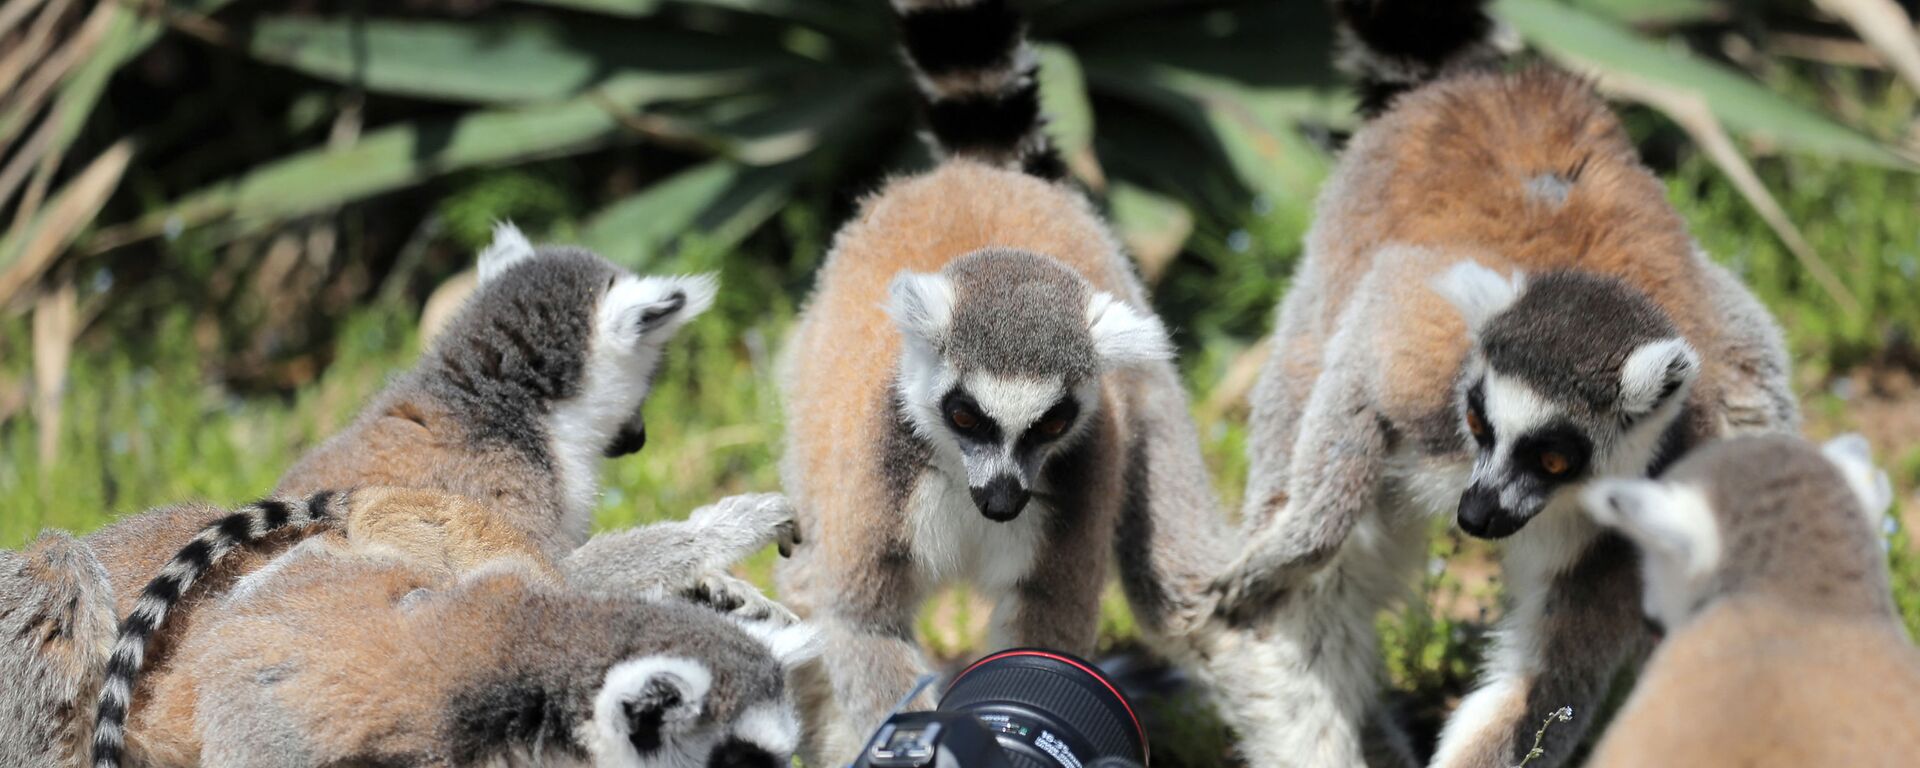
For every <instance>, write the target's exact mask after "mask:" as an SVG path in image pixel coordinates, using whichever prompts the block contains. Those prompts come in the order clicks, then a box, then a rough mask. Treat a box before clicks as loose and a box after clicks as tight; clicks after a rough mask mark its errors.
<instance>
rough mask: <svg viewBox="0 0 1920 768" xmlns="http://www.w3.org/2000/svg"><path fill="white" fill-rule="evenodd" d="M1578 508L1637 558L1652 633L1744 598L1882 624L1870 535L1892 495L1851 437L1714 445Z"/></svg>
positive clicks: (1874, 535)
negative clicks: (1876, 618)
mask: <svg viewBox="0 0 1920 768" xmlns="http://www.w3.org/2000/svg"><path fill="white" fill-rule="evenodd" d="M1581 502H1582V504H1583V505H1584V506H1585V507H1586V510H1587V514H1588V515H1590V516H1592V517H1593V519H1594V520H1595V521H1597V522H1599V523H1600V524H1602V525H1605V526H1608V527H1610V528H1614V529H1616V530H1619V531H1620V532H1621V533H1623V534H1625V535H1626V536H1627V537H1628V538H1630V539H1632V540H1633V541H1634V543H1635V544H1637V545H1638V546H1639V548H1640V551H1641V570H1642V575H1643V578H1644V582H1645V583H1644V585H1643V592H1642V607H1643V610H1644V611H1645V613H1646V616H1647V618H1648V620H1649V621H1650V622H1651V623H1653V624H1655V625H1656V626H1658V627H1661V628H1664V629H1669V630H1678V629H1680V628H1681V627H1682V626H1684V625H1685V624H1686V623H1687V622H1688V621H1689V620H1691V619H1692V618H1694V617H1695V616H1698V615H1699V614H1700V612H1701V611H1702V610H1704V609H1705V608H1707V607H1708V606H1710V605H1711V604H1712V603H1713V602H1714V601H1715V600H1717V599H1720V598H1724V597H1729V596H1734V595H1755V594H1764V595H1767V596H1769V597H1774V598H1781V599H1785V600H1787V601H1789V602H1790V603H1792V604H1794V605H1795V606H1796V607H1798V608H1800V609H1802V610H1807V611H1814V612H1838V613H1859V612H1865V613H1870V614H1874V615H1880V616H1885V617H1888V619H1889V620H1892V618H1891V617H1892V616H1893V613H1894V608H1893V604H1892V601H1891V600H1892V598H1891V597H1890V596H1889V595H1890V593H1889V591H1888V590H1889V586H1888V580H1887V568H1886V554H1885V551H1884V549H1883V541H1882V540H1881V537H1880V525H1881V520H1882V518H1883V517H1884V515H1885V513H1886V510H1887V508H1888V507H1889V506H1890V505H1892V503H1893V487H1892V485H1891V484H1889V483H1888V481H1887V475H1886V473H1885V472H1882V471H1880V470H1879V469H1878V468H1876V467H1875V466H1874V465H1873V457H1872V456H1871V454H1870V451H1869V450H1868V447H1867V441H1866V440H1864V439H1862V438H1861V437H1859V436H1858V435H1847V436H1845V437H1840V438H1837V439H1834V440H1832V441H1829V442H1828V443H1827V444H1826V445H1824V446H1820V447H1815V446H1814V445H1813V444H1812V443H1809V442H1807V441H1805V440H1801V439H1799V438H1797V437H1788V436H1768V437H1743V438H1736V439H1733V440H1727V441H1722V442H1718V443H1713V444H1710V445H1707V446H1704V447H1702V448H1699V449H1697V450H1695V451H1694V452H1692V453H1691V454H1688V456H1687V457H1686V458H1685V459H1683V460H1681V461H1680V462H1679V463H1677V464H1675V465H1674V466H1673V468H1672V469H1671V470H1669V471H1668V472H1667V473H1666V474H1664V475H1662V476H1661V478H1660V479H1659V480H1641V479H1627V478H1615V479H1610V480H1604V481H1601V482H1597V483H1594V484H1593V485H1592V487H1591V488H1589V489H1588V490H1587V491H1586V492H1585V493H1583V494H1582V495H1581Z"/></svg>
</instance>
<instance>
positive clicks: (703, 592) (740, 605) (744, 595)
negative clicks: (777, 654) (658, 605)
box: [680, 573, 800, 627]
mask: <svg viewBox="0 0 1920 768" xmlns="http://www.w3.org/2000/svg"><path fill="white" fill-rule="evenodd" d="M680 597H682V598H685V599H687V600H689V601H692V602H695V603H699V604H701V605H704V606H707V607H709V608H712V609H714V610H716V611H719V612H721V613H725V614H728V615H731V616H733V617H734V618H739V619H745V620H747V621H755V622H768V623H772V624H774V625H776V626H782V627H784V626H788V625H791V624H795V623H798V622H799V621H800V617H799V616H796V615H794V613H793V611H790V610H788V609H787V607H786V606H784V605H781V604H780V603H779V601H776V600H774V599H773V598H770V597H767V596H766V595H765V594H764V593H762V592H761V591H760V588H759V587H755V586H754V585H753V584H752V582H749V581H746V580H744V579H739V578H735V577H733V576H730V575H727V574H724V573H712V574H707V575H706V576H702V577H700V578H699V579H697V580H695V581H694V583H693V584H692V585H691V586H689V587H687V588H686V589H683V590H681V591H680Z"/></svg>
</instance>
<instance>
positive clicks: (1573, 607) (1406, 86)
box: [1215, 0, 1798, 768]
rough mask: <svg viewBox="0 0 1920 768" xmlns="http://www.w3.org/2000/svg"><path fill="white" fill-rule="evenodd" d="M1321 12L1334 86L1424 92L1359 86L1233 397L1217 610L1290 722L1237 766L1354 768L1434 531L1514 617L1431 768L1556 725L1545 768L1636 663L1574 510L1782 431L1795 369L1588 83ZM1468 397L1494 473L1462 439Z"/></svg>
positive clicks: (1625, 550) (1440, 37)
mask: <svg viewBox="0 0 1920 768" xmlns="http://www.w3.org/2000/svg"><path fill="white" fill-rule="evenodd" d="M1335 6H1336V11H1337V12H1338V13H1337V15H1338V16H1339V18H1340V19H1341V21H1342V23H1343V25H1345V26H1346V27H1347V28H1348V31H1347V33H1346V35H1345V37H1346V39H1347V40H1349V41H1350V42H1352V43H1353V44H1355V45H1357V46H1360V47H1362V48H1365V49H1367V50H1364V51H1362V52H1361V53H1362V54H1364V55H1356V56H1354V57H1353V58H1352V60H1353V61H1356V62H1359V63H1360V64H1361V65H1362V66H1363V67H1370V66H1371V65H1369V64H1368V62H1400V63H1407V62H1412V63H1413V64H1417V65H1418V66H1417V67H1400V68H1399V69H1396V70H1394V71H1386V70H1384V69H1381V68H1378V67H1373V68H1372V69H1370V70H1369V71H1368V72H1367V73H1365V75H1363V83H1364V84H1365V86H1366V87H1368V88H1374V87H1375V86H1379V88H1378V90H1377V92H1370V93H1369V94H1368V96H1369V98H1372V97H1375V96H1377V97H1378V98H1377V100H1375V101H1371V102H1370V104H1371V105H1372V106H1375V107H1378V108H1379V109H1380V112H1379V115H1378V117H1376V118H1374V119H1372V120H1371V121H1370V122H1368V123H1367V124H1366V125H1364V126H1363V127H1362V128H1361V129H1360V130H1359V131H1358V132H1357V133H1355V135H1354V136H1353V138H1352V140H1351V141H1350V142H1349V143H1348V145H1347V146H1346V148H1345V150H1344V154H1343V156H1342V158H1341V160H1340V163H1339V166H1338V168H1337V169H1336V171H1335V173H1334V174H1333V176H1332V177H1331V178H1330V179H1329V180H1328V182H1327V183H1326V185H1325V186H1324V187H1323V188H1322V190H1321V193H1320V201H1319V206H1318V210H1317V214H1316V218H1315V221H1314V225H1313V229H1312V231H1311V232H1310V233H1309V235H1308V237H1307V243H1306V253H1305V257H1304V258H1303V260H1302V261H1301V263H1300V265H1299V267H1298V268H1297V270H1296V272H1295V274H1294V276H1293V278H1292V281H1291V284H1290V288H1289V292H1288V294H1287V296H1286V297H1285V299H1284V300H1283V301H1282V303H1281V306H1280V308H1279V312H1278V316H1277V320H1276V328H1275V338H1274V341H1273V344H1272V349H1273V353H1272V355H1271V357H1270V358H1269V361H1268V362H1267V364H1266V367H1265V369H1264V370H1263V371H1262V374H1261V377H1260V380H1259V381H1258V383H1257V384H1256V386H1255V389H1254V392H1253V395H1252V406H1253V413H1252V418H1251V422H1250V425H1249V426H1250V435H1249V438H1248V458H1249V462H1250V467H1249V476H1248V487H1247V492H1246V494H1245V506H1244V507H1243V510H1242V519H1243V525H1244V530H1245V535H1244V537H1243V538H1244V539H1245V540H1246V542H1247V544H1246V546H1245V547H1244V549H1243V551H1242V554H1241V556H1240V557H1239V558H1238V559H1237V560H1236V561H1235V562H1233V563H1231V564H1230V565H1229V567H1228V568H1226V569H1225V571H1224V573H1223V574H1222V575H1221V577H1220V578H1219V579H1217V580H1216V582H1215V594H1217V595H1218V596H1219V597H1220V599H1221V607H1222V610H1223V613H1224V614H1225V615H1226V616H1229V617H1231V618H1232V619H1233V620H1235V621H1238V622H1240V623H1242V624H1244V625H1248V626H1257V627H1260V628H1261V629H1262V630H1263V631H1265V632H1266V633H1267V635H1268V637H1269V638H1270V639H1269V641H1268V650H1267V651H1266V654H1265V655H1266V656H1267V657H1269V658H1271V659H1272V662H1273V663H1274V664H1276V665H1278V666H1279V667H1281V668H1282V669H1284V670H1286V672H1287V674H1285V675H1282V676H1281V677H1280V679H1282V680H1283V681H1284V682H1283V683H1282V684H1281V685H1280V686H1278V689H1277V690H1273V691H1268V692H1266V693H1264V694H1263V695H1264V696H1266V697H1267V698H1269V699H1271V700H1275V701H1280V702H1284V703H1285V704H1284V706H1285V707H1286V711H1285V715H1284V716H1283V717H1281V718H1278V719H1277V720H1276V721H1275V722H1272V723H1271V724H1270V727H1267V728H1265V729H1264V731H1263V734H1262V736H1261V737H1260V738H1259V739H1258V740H1257V741H1258V742H1259V743H1258V744H1254V745H1251V746H1250V748H1249V749H1250V751H1249V753H1248V754H1249V759H1250V760H1251V761H1252V762H1255V763H1259V764H1263V765H1264V764H1273V765H1286V764H1291V763H1294V761H1299V763H1300V764H1308V765H1353V764H1357V763H1359V762H1361V761H1362V760H1363V759H1365V756H1364V755H1363V754H1362V752H1363V750H1364V749H1365V746H1366V739H1365V738H1363V727H1364V726H1365V725H1366V724H1368V723H1370V722H1374V721H1376V720H1377V713H1378V711H1379V704H1378V701H1379V696H1378V687H1379V682H1378V681H1379V678H1378V664H1379V662H1378V661H1377V655H1376V654H1375V653H1374V647H1375V646H1374V642H1375V639H1374V630H1373V618H1374V617H1375V616H1376V614H1377V612H1378V611H1379V610H1380V609H1381V608H1382V607H1384V606H1385V605H1386V604H1387V603H1388V602H1389V601H1391V600H1393V599H1395V598H1396V597H1398V596H1400V595H1401V594H1403V591H1402V590H1404V588H1405V585H1406V584H1407V583H1408V582H1409V581H1410V580H1411V578H1412V569H1413V568H1414V567H1417V565H1416V564H1418V563H1421V562H1424V558H1421V557H1419V556H1417V553H1419V552H1423V551H1424V547H1423V546H1422V545H1421V543H1422V542H1423V541H1424V540H1425V537H1426V534H1427V531H1428V528H1427V526H1426V525H1425V524H1424V523H1423V522H1419V521H1424V520H1428V519H1431V518H1432V517H1436V516H1438V517H1444V518H1451V519H1455V520H1456V521H1458V523H1457V524H1459V525H1461V527H1462V528H1463V529H1466V530H1468V532H1470V533H1477V534H1478V535H1483V536H1487V537H1505V539H1504V540H1503V541H1502V543H1501V547H1502V550H1503V562H1502V576H1503V578H1502V584H1503V585H1504V587H1503V588H1504V590H1505V591H1506V598H1507V601H1506V602H1507V603H1508V608H1507V609H1506V610H1504V611H1503V612H1502V619H1501V622H1500V625H1499V627H1498V628H1497V630H1496V631H1495V632H1494V633H1493V638H1492V644H1491V647H1490V648H1489V649H1487V651H1486V652H1485V654H1484V656H1485V658H1486V659H1487V662H1486V668H1485V672H1484V676H1483V679H1482V682H1481V684H1480V686H1479V687H1478V688H1477V689H1476V690H1475V691H1473V692H1472V693H1470V694H1469V695H1468V696H1467V697H1465V699H1464V700H1463V701H1462V702H1461V704H1460V706H1459V708H1458V710H1457V711H1456V712H1455V714H1454V715H1453V717H1451V718H1450V719H1449V722H1448V723H1447V724H1446V727H1445V728H1444V730H1443V735H1442V738H1441V740H1440V743H1439V745H1438V746H1437V750H1436V751H1437V754H1436V756H1435V758H1434V761H1433V762H1434V764H1435V765H1437V766H1445V767H1446V768H1508V767H1510V766H1512V765H1515V764H1517V763H1519V762H1521V761H1522V760H1523V759H1524V758H1526V756H1527V753H1528V751H1529V749H1530V748H1531V747H1532V746H1533V737H1534V734H1535V732H1536V731H1538V729H1539V724H1540V723H1541V722H1542V721H1543V720H1544V719H1545V717H1546V715H1547V714H1548V713H1550V712H1552V711H1554V710H1556V709H1558V708H1559V707H1561V706H1571V707H1572V708H1573V710H1574V712H1575V715H1574V718H1573V720H1572V721H1571V722H1567V723H1560V724H1557V725H1556V726H1555V727H1554V728H1552V729H1551V730H1550V732H1549V733H1548V734H1547V735H1546V737H1545V740H1544V742H1543V743H1542V744H1541V745H1540V746H1541V747H1542V748H1543V750H1544V753H1545V754H1544V756H1540V757H1535V758H1533V759H1532V761H1531V762H1529V763H1528V765H1529V766H1534V767H1536V768H1537V767H1539V766H1556V765H1560V764H1562V761H1564V760H1566V759H1567V757H1568V756H1569V755H1571V754H1572V753H1573V752H1574V750H1573V749H1572V745H1574V744H1576V743H1578V741H1579V739H1580V738H1581V735H1582V733H1583V731H1584V729H1585V728H1586V727H1587V725H1588V723H1589V722H1591V720H1590V718H1591V716H1592V715H1594V714H1596V710H1597V709H1598V708H1599V706H1598V705H1599V702H1601V701H1602V700H1604V697H1605V688H1606V685H1607V683H1608V681H1609V680H1611V679H1612V676H1613V674H1614V671H1615V670H1616V669H1617V667H1618V666H1619V664H1620V663H1622V662H1624V661H1625V660H1627V659H1629V658H1631V657H1632V656H1633V654H1634V653H1635V652H1636V651H1637V649H1639V648H1641V647H1643V645H1644V641H1643V638H1642V636H1641V634H1640V633H1641V629H1640V621H1639V618H1638V613H1639V607H1638V602H1639V600H1638V589H1637V587H1636V582H1637V580H1638V574H1637V571H1636V569H1635V567H1634V565H1633V558H1632V555H1631V549H1630V548H1629V547H1628V546H1626V545H1625V544H1624V542H1622V541H1620V540H1619V539H1618V538H1617V537H1613V536H1606V535H1601V534H1600V533H1599V531H1598V529H1597V527H1596V526H1594V525H1593V524H1592V523H1591V522H1589V521H1587V520H1586V519H1585V517H1584V516H1583V515H1580V514H1579V513H1578V508H1577V504H1576V503H1575V502H1576V499H1577V494H1578V490H1579V488H1580V487H1581V486H1582V484H1583V483H1584V482H1586V481H1587V480H1589V479H1591V478H1592V477H1595V476H1603V475H1608V474H1616V473H1620V474H1628V475H1643V474H1645V473H1647V472H1649V471H1652V470H1656V469H1658V468H1659V467H1660V465H1661V464H1662V463H1663V462H1665V461H1668V460H1670V459H1671V458H1673V457H1674V456H1676V455H1678V454H1679V453H1681V452H1683V451H1684V450H1685V449H1686V448H1688V447H1690V446H1693V445H1698V444H1701V443H1703V442H1706V441H1708V440H1711V439H1715V438H1718V437H1722V436H1727V435H1735V434H1743V433H1750V432H1771V431H1788V430H1792V429H1793V428H1795V427H1796V426H1797V423H1798V411H1797V406H1796V405H1795V403H1794V400H1793V395H1792V390H1791V387H1790V383H1789V381H1788V371H1789V361H1788V359H1787V357H1786V351H1785V348H1784V345H1783V344H1782V342H1781V338H1780V333H1779V330H1778V328H1777V326H1775V324H1774V323H1773V321H1772V320H1771V318H1769V317H1768V316H1767V314H1766V312H1765V310H1764V309H1762V308H1761V307H1760V305H1759V303H1758V302H1757V301H1756V300H1755V299H1754V298H1753V296H1752V295H1751V293H1749V292H1748V291H1747V290H1746V289H1745V288H1744V287H1742V286H1741V285H1740V284H1739V282H1738V280H1736V279H1735V278H1734V277H1733V276H1732V275H1731V274H1730V273H1728V272H1727V271H1726V270H1725V269H1724V268H1722V267H1720V266H1719V265H1717V264H1715V263H1713V262H1712V261H1711V260H1710V259H1708V258H1707V257H1706V256H1705V255H1704V254H1702V253H1700V252H1699V251H1698V249H1697V248H1696V246H1695V244H1694V243H1693V241H1692V238H1691V237H1690V236H1689V235H1688V233H1687V231H1686V226H1685V222H1684V221H1683V220H1682V219H1681V218H1680V216H1679V215H1677V214H1676V213H1675V211H1674V210H1673V208H1672V206H1671V205H1669V204H1668V202H1667V188H1666V187H1665V186H1664V185H1663V184H1662V183H1661V182H1660V181H1659V180H1658V179H1657V178H1655V177H1654V175H1653V174H1652V173H1650V172H1648V170H1647V169H1646V168H1645V167H1644V166H1643V165H1642V164H1641V163H1640V161H1639V158H1638V157H1637V156H1636V153H1635V150H1634V147H1633V144H1632V142H1631V141H1630V140H1629V137H1628V136H1627V135H1626V133H1625V131H1624V130H1623V129H1622V127H1621V125H1620V123H1619V121H1618V120H1617V119H1616V118H1615V117H1614V115H1613V114H1612V113H1611V112H1610V111H1609V110H1608V108H1607V106H1606V104H1605V103H1604V102H1603V101H1602V100H1601V99H1600V98H1599V97H1598V96H1596V95H1595V94H1594V93H1593V91H1592V89H1591V87H1590V85H1589V84H1588V83H1587V82H1585V81H1583V80H1582V79H1580V78H1578V77H1575V76H1573V75H1569V74H1566V73H1563V72H1559V71H1555V70H1553V69H1550V68H1544V67H1533V68H1525V69H1520V70H1517V71H1508V70H1503V69H1501V68H1498V67H1485V66H1482V65H1481V64H1480V63H1479V62H1482V61H1484V60H1485V58H1486V57H1485V56H1484V53H1485V52H1486V51H1487V50H1489V48H1490V46H1489V45H1488V43H1489V38H1488V35H1489V34H1491V32H1492V30H1493V29H1494V27H1495V25H1494V24H1493V23H1492V20H1491V19H1490V18H1489V17H1488V16H1486V14H1485V12H1484V9H1483V6H1484V3H1481V2H1475V1H1474V0H1466V1H1464V2H1454V1H1452V0H1449V1H1448V2H1440V3H1426V2H1420V3H1414V2H1391V1H1389V2H1381V1H1380V0H1336V2H1335ZM1396 46H1404V48H1402V47H1396ZM1395 66H1398V65H1395ZM1408 73H1413V74H1415V75H1416V76H1417V77H1422V78H1431V80H1430V81H1429V82H1425V83H1412V82H1408V81H1407V78H1406V77H1404V75H1406V74H1408ZM1462 269H1464V270H1465V272H1461V271H1460V270H1462ZM1682 350H1684V353H1683V352H1682ZM1689 356H1691V360H1692V362H1691V364H1688V363H1685V362H1682V363H1680V364H1673V363H1675V361H1686V360H1688V359H1689ZM1630 361H1632V363H1633V364H1631V365H1630V364H1629V362H1630ZM1656 362H1658V363H1663V364H1661V365H1656V364H1654V363H1656ZM1475 387H1480V388H1481V389H1482V393H1481V394H1482V396H1483V397H1484V398H1485V399H1486V402H1485V405H1484V407H1485V410H1486V412H1485V413H1484V414H1482V416H1483V417H1484V419H1485V420H1486V421H1487V422H1489V423H1490V424H1491V426H1492V429H1493V433H1494V434H1493V437H1492V440H1491V441H1490V442H1488V443H1486V444H1484V445H1483V444H1481V443H1480V442H1478V441H1477V440H1476V439H1475V438H1473V437H1472V436H1470V434H1469V430H1468V429H1467V428H1466V425H1465V416H1466V410H1467V409H1466V404H1467V403H1466V401H1467V399H1468V395H1469V393H1470V392H1471V391H1472V390H1473V389H1474V388H1475ZM1649 404H1651V405H1649ZM1549 428H1551V429H1553V430H1554V432H1553V434H1552V435H1551V436H1554V437H1569V438H1574V441H1573V442H1574V444H1577V445H1583V446H1585V448H1586V450H1587V454H1588V455H1587V456H1586V457H1585V458H1586V461H1585V462H1584V463H1583V464H1580V465H1578V466H1576V467H1575V468H1574V469H1572V470H1570V471H1568V472H1566V473H1564V474H1563V475H1559V476H1552V477H1548V476H1547V475H1548V474H1550V473H1545V472H1544V471H1543V470H1544V469H1545V468H1546V467H1547V466H1549V465H1557V464H1558V463H1557V462H1551V461H1547V460H1546V459H1545V457H1544V456H1543V455H1541V454H1539V453H1537V452H1531V453H1530V452H1529V451H1528V450H1526V449H1527V448H1528V446H1530V445H1537V444H1534V443H1529V442H1528V441H1529V440H1530V439H1531V438H1533V437H1539V436H1542V435H1543V434H1545V433H1544V432H1543V430H1546V429H1549ZM1450 491H1451V492H1450ZM1381 538H1390V539H1393V543H1386V542H1382V541H1381V540H1380V539H1381ZM1356 548H1357V549H1358V551H1355V550H1356ZM1367 553H1373V554H1371V555H1369V554H1367ZM1408 553H1415V554H1408ZM1249 695H1252V694H1249Z"/></svg>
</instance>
